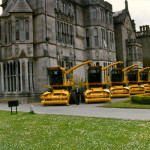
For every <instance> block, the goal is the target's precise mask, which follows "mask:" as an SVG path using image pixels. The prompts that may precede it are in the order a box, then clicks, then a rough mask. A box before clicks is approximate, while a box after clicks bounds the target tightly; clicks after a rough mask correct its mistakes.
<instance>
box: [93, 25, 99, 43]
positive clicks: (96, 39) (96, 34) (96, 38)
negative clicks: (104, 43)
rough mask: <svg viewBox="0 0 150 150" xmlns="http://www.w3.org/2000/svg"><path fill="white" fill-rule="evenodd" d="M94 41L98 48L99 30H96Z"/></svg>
mask: <svg viewBox="0 0 150 150" xmlns="http://www.w3.org/2000/svg"><path fill="white" fill-rule="evenodd" d="M94 41H95V46H98V30H97V28H95V29H94Z"/></svg>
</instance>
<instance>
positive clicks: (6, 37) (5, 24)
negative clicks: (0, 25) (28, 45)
mask: <svg viewBox="0 0 150 150" xmlns="http://www.w3.org/2000/svg"><path fill="white" fill-rule="evenodd" d="M4 28H5V43H7V40H8V39H7V22H6V21H5V27H4Z"/></svg>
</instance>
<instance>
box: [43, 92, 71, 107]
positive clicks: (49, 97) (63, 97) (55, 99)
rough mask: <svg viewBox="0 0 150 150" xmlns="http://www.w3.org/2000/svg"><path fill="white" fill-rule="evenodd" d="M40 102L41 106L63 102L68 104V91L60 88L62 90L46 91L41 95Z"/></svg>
mask: <svg viewBox="0 0 150 150" xmlns="http://www.w3.org/2000/svg"><path fill="white" fill-rule="evenodd" d="M41 99H42V101H41V104H42V106H45V105H54V104H65V105H67V106H68V105H69V99H70V93H69V91H67V90H65V89H62V90H57V89H56V90H53V91H52V92H48V91H46V92H45V93H44V94H43V95H42V96H41Z"/></svg>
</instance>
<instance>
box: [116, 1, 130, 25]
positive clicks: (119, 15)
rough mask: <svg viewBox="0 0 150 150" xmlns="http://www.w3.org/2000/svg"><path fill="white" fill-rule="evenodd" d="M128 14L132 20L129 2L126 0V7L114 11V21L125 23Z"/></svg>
mask: <svg viewBox="0 0 150 150" xmlns="http://www.w3.org/2000/svg"><path fill="white" fill-rule="evenodd" d="M127 16H129V18H130V20H131V16H130V13H129V9H128V2H127V0H125V9H123V10H121V11H117V12H114V13H113V17H114V23H117V24H118V23H122V24H124V23H125V20H126V17H127Z"/></svg>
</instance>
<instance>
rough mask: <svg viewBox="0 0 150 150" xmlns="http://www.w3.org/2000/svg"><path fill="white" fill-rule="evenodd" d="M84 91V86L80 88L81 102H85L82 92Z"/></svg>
mask: <svg viewBox="0 0 150 150" xmlns="http://www.w3.org/2000/svg"><path fill="white" fill-rule="evenodd" d="M85 91H86V88H81V102H83V103H85V96H84V92H85Z"/></svg>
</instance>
